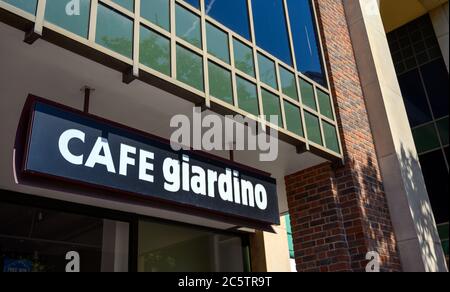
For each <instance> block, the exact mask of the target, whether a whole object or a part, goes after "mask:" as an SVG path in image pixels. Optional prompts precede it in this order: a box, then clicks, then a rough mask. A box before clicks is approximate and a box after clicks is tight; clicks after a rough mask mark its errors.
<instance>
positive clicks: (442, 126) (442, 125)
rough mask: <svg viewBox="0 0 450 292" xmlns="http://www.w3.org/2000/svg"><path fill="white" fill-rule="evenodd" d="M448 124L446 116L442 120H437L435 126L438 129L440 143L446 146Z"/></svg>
mask: <svg viewBox="0 0 450 292" xmlns="http://www.w3.org/2000/svg"><path fill="white" fill-rule="evenodd" d="M448 125H449V120H448V117H447V118H445V119H442V120H439V121H438V122H437V127H438V129H439V135H440V136H441V140H442V145H444V146H447V145H448V138H449V136H448V135H449V134H448Z"/></svg>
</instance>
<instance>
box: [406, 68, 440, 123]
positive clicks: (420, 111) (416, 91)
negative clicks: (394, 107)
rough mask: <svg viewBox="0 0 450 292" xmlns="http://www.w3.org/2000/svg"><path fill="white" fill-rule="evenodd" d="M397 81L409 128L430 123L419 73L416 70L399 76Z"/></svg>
mask: <svg viewBox="0 0 450 292" xmlns="http://www.w3.org/2000/svg"><path fill="white" fill-rule="evenodd" d="M398 81H399V84H400V88H401V90H402V95H403V99H404V101H405V106H406V111H407V112H408V118H409V122H410V123H411V126H412V127H415V126H418V125H421V124H424V123H427V122H429V121H431V119H432V117H431V112H430V108H429V106H428V102H427V97H426V95H425V90H424V88H423V86H422V81H421V79H420V75H419V71H418V70H417V69H416V70H413V71H410V72H408V73H406V74H403V75H401V76H399V78H398Z"/></svg>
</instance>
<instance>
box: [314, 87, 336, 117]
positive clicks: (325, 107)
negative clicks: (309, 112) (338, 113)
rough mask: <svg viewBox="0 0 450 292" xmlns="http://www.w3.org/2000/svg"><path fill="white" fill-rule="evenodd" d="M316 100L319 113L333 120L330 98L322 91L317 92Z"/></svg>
mask: <svg viewBox="0 0 450 292" xmlns="http://www.w3.org/2000/svg"><path fill="white" fill-rule="evenodd" d="M317 99H318V100H319V106H320V113H321V114H322V115H324V116H326V117H327V118H329V119H332V120H334V114H333V108H332V107H331V99H330V96H329V95H328V94H326V93H325V92H323V91H322V90H317Z"/></svg>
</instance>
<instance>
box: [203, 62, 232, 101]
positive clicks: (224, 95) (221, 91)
mask: <svg viewBox="0 0 450 292" xmlns="http://www.w3.org/2000/svg"><path fill="white" fill-rule="evenodd" d="M209 91H210V94H211V95H212V96H214V97H215V98H218V99H221V100H223V101H225V102H227V103H229V104H233V90H232V87H231V73H230V72H229V71H228V70H226V69H224V68H222V67H220V66H218V65H216V64H214V63H213V62H209Z"/></svg>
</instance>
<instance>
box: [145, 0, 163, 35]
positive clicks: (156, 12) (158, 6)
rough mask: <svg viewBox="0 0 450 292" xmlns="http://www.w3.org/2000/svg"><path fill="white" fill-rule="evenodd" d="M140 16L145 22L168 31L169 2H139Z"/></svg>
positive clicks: (151, 0)
mask: <svg viewBox="0 0 450 292" xmlns="http://www.w3.org/2000/svg"><path fill="white" fill-rule="evenodd" d="M141 16H142V17H143V18H145V19H146V20H148V21H150V22H152V23H154V24H156V25H158V26H160V27H161V28H164V29H165V30H167V31H169V30H170V2H169V0H141Z"/></svg>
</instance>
